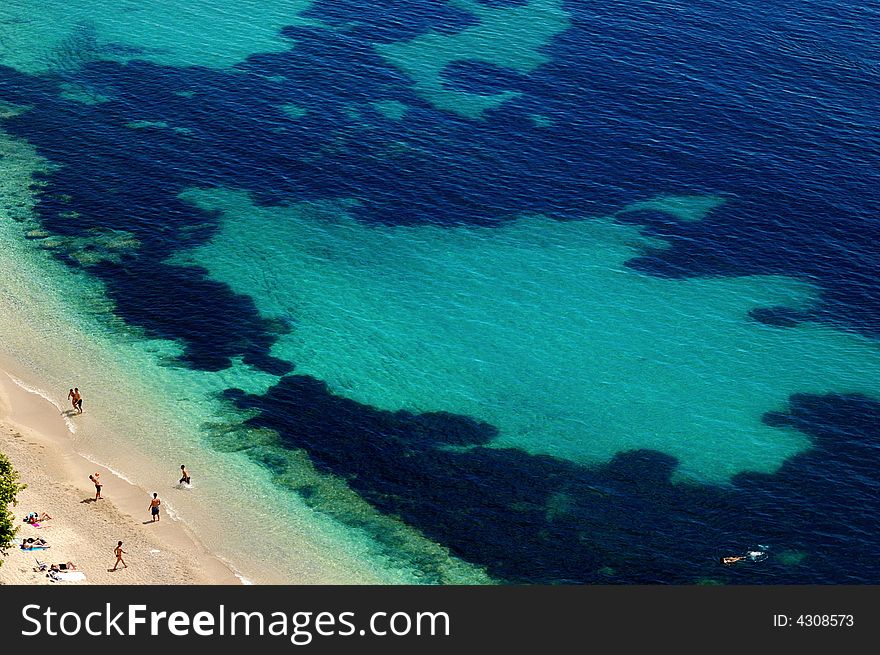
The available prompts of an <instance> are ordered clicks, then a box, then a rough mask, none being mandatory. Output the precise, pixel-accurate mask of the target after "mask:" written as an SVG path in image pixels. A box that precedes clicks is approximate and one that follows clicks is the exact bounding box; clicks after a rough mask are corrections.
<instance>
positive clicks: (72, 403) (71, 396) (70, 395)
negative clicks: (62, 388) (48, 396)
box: [67, 389, 76, 409]
mask: <svg viewBox="0 0 880 655" xmlns="http://www.w3.org/2000/svg"><path fill="white" fill-rule="evenodd" d="M67 399H68V400H69V401H70V406H71V407H73V408H74V409H76V394H75V393H73V389H71V390H70V391H68V392H67Z"/></svg>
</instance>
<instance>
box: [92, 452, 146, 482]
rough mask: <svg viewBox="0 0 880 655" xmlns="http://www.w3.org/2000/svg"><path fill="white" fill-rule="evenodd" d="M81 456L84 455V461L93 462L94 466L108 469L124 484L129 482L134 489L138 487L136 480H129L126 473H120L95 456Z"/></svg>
mask: <svg viewBox="0 0 880 655" xmlns="http://www.w3.org/2000/svg"><path fill="white" fill-rule="evenodd" d="M81 455H82V457H83V458H84V459H87V460H88V461H90V462H91V463H92V464H94V465H95V466H100V467H101V468H105V469H107V470H108V471H110V472H111V473H112V474H113V475H115V476H116V477H117V478H119V479H120V480H122V481H123V482H128V484H130V485H132V486H134V487H136V486H137V483H135V481H134V480H132V479H131V478H129V477H128V476H126V475H125V474H124V473H122V472H120V471H117V470H116V469H114V468H113V467H112V466H109V465H108V464H106V463H105V462H102V461H100V460H99V459H98V458H97V457H95V456H94V455H90V454H88V453H81Z"/></svg>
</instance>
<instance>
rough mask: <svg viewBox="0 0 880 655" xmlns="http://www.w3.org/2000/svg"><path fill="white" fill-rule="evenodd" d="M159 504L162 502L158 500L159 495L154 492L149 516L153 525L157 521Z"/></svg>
mask: <svg viewBox="0 0 880 655" xmlns="http://www.w3.org/2000/svg"><path fill="white" fill-rule="evenodd" d="M161 504H162V501H161V500H159V494H157V493H156V492H155V491H154V492H153V500H151V501H150V514H151V515H152V521H153V522H154V523H155V522H156V521H158V520H159V505H161Z"/></svg>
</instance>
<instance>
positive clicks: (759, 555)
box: [718, 544, 767, 566]
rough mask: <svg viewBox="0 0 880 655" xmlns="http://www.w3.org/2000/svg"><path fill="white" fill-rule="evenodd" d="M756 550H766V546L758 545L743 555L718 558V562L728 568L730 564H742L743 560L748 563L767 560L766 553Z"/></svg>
mask: <svg viewBox="0 0 880 655" xmlns="http://www.w3.org/2000/svg"><path fill="white" fill-rule="evenodd" d="M758 548H766V546H762V545H760V544H758V546H757V547H756V548H755V549H752V550H749V551H746V554H745V555H729V556H727V557H721V558H719V560H718V561H719V562H721V563H722V564H724V565H725V566H730V565H731V564H736V563H737V562H742V561H743V560H749V561H750V562H762V561H764V560H765V559H767V553H766V551H764V550H758Z"/></svg>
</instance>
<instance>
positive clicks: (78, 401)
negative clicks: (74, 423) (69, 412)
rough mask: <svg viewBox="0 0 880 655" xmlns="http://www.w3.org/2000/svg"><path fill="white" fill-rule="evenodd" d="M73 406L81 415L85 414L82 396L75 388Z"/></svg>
mask: <svg viewBox="0 0 880 655" xmlns="http://www.w3.org/2000/svg"><path fill="white" fill-rule="evenodd" d="M73 406H74V407H76V411H77V412H78V413H79V414H82V413H83V399H82V394H81V393H80V392H79V389H78V388H77V387H74V388H73Z"/></svg>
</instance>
